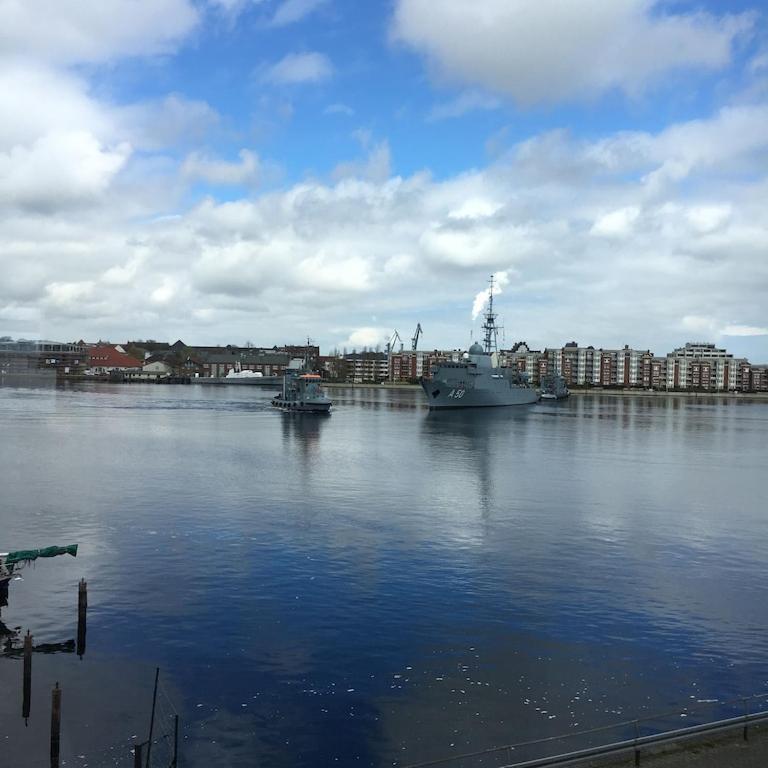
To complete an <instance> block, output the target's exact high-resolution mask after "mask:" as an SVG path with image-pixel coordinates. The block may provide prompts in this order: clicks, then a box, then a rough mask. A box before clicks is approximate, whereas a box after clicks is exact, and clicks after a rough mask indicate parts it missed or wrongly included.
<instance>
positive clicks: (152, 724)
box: [146, 667, 160, 768]
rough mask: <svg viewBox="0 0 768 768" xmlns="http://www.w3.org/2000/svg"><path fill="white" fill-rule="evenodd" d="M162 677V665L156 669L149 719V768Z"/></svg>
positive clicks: (147, 765) (147, 767)
mask: <svg viewBox="0 0 768 768" xmlns="http://www.w3.org/2000/svg"><path fill="white" fill-rule="evenodd" d="M159 677H160V667H157V668H156V669H155V692H154V693H153V694H152V716H151V717H150V719H149V741H148V742H147V764H146V768H149V756H150V755H151V754H152V732H153V731H154V730H155V706H156V705H157V681H158V679H159Z"/></svg>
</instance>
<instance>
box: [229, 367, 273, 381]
mask: <svg viewBox="0 0 768 768" xmlns="http://www.w3.org/2000/svg"><path fill="white" fill-rule="evenodd" d="M224 378H225V380H227V381H232V379H263V378H264V374H263V373H262V372H261V371H250V370H248V369H247V368H246V369H244V370H242V371H236V370H234V369H232V370H231V371H230V372H229V373H228V374H227V375H226V376H225V377H224Z"/></svg>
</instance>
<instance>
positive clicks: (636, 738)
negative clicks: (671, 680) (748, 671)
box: [404, 693, 768, 768]
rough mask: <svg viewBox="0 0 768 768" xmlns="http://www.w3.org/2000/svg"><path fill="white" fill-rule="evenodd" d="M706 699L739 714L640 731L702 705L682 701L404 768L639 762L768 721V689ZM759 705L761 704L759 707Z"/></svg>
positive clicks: (746, 734)
mask: <svg viewBox="0 0 768 768" xmlns="http://www.w3.org/2000/svg"><path fill="white" fill-rule="evenodd" d="M702 703H703V704H708V705H712V704H717V705H718V707H719V708H720V710H721V711H722V710H725V709H731V710H734V709H736V708H738V709H739V710H741V711H742V713H741V714H739V715H735V716H731V717H725V718H719V719H716V720H709V721H707V722H703V723H699V724H696V725H691V726H688V727H686V728H666V729H664V728H662V729H660V730H659V729H658V728H656V729H654V730H655V731H656V732H654V733H646V734H643V735H641V728H642V729H644V730H651V729H652V728H653V724H654V723H656V724H658V723H661V722H663V721H664V720H666V719H668V718H670V717H673V716H674V717H676V718H680V717H681V716H684V717H688V716H690V715H692V714H695V713H696V712H697V711H700V710H702V709H703V707H690V706H686V707H680V708H678V709H675V710H671V711H668V712H666V713H661V714H656V715H652V716H649V717H644V718H638V719H636V720H625V721H622V722H619V723H614V724H611V725H605V726H601V727H599V728H591V729H589V730H583V731H576V732H574V733H568V734H561V735H557V736H549V737H546V738H542V739H533V740H530V741H523V742H517V743H515V744H505V745H503V746H499V747H491V748H489V749H484V750H478V751H476V752H467V753H464V754H461V755H451V756H449V757H444V758H439V759H436V760H429V761H424V762H419V763H411V764H408V765H407V766H405V767H404V768H439V767H440V766H452V767H453V768H459V766H461V767H462V768H470V767H471V768H479V767H480V766H483V767H487V768H545V767H549V766H563V765H576V764H578V763H581V762H584V761H585V760H590V759H594V758H602V757H610V756H615V757H618V756H622V755H627V754H629V753H634V760H635V765H636V766H639V765H640V759H641V755H642V751H643V750H644V749H645V750H648V749H649V748H650V747H653V746H661V745H665V744H667V745H668V744H674V743H678V742H683V741H685V740H687V739H693V738H697V737H701V736H703V735H707V734H717V733H722V732H726V731H733V730H737V729H741V730H742V739H743V740H744V741H748V739H749V726H750V725H752V724H756V723H768V693H762V694H756V695H754V696H749V697H740V698H738V699H731V700H728V701H714V702H702ZM757 707H760V708H759V709H757ZM610 732H613V733H615V734H616V735H617V738H614V739H610V740H606V739H605V736H606V734H608V733H610ZM596 736H600V737H601V738H602V741H601V743H599V744H593V745H590V746H582V747H580V748H571V749H565V748H563V747H564V746H565V745H566V744H567V743H569V742H570V743H571V744H573V743H574V741H576V740H582V741H587V740H592V739H594V737H596ZM556 744H561V745H563V747H561V748H560V749H559V750H557V751H556V750H555V749H553V747H554V745H556ZM531 752H539V753H541V752H546V754H539V755H538V756H535V757H534V756H531Z"/></svg>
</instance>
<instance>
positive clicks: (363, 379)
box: [344, 352, 389, 384]
mask: <svg viewBox="0 0 768 768" xmlns="http://www.w3.org/2000/svg"><path fill="white" fill-rule="evenodd" d="M344 360H345V362H346V365H347V381H350V382H352V383H354V384H363V383H372V384H378V383H380V382H382V381H387V380H388V379H389V358H388V356H387V354H386V352H351V353H348V354H346V355H344Z"/></svg>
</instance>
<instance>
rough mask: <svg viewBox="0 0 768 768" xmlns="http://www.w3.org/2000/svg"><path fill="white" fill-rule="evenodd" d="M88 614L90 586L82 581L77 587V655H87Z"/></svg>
mask: <svg viewBox="0 0 768 768" xmlns="http://www.w3.org/2000/svg"><path fill="white" fill-rule="evenodd" d="M87 613H88V584H87V583H86V581H85V579H80V583H79V584H78V585H77V655H78V656H79V657H80V658H81V659H82V658H83V656H84V655H85V630H86V614H87Z"/></svg>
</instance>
